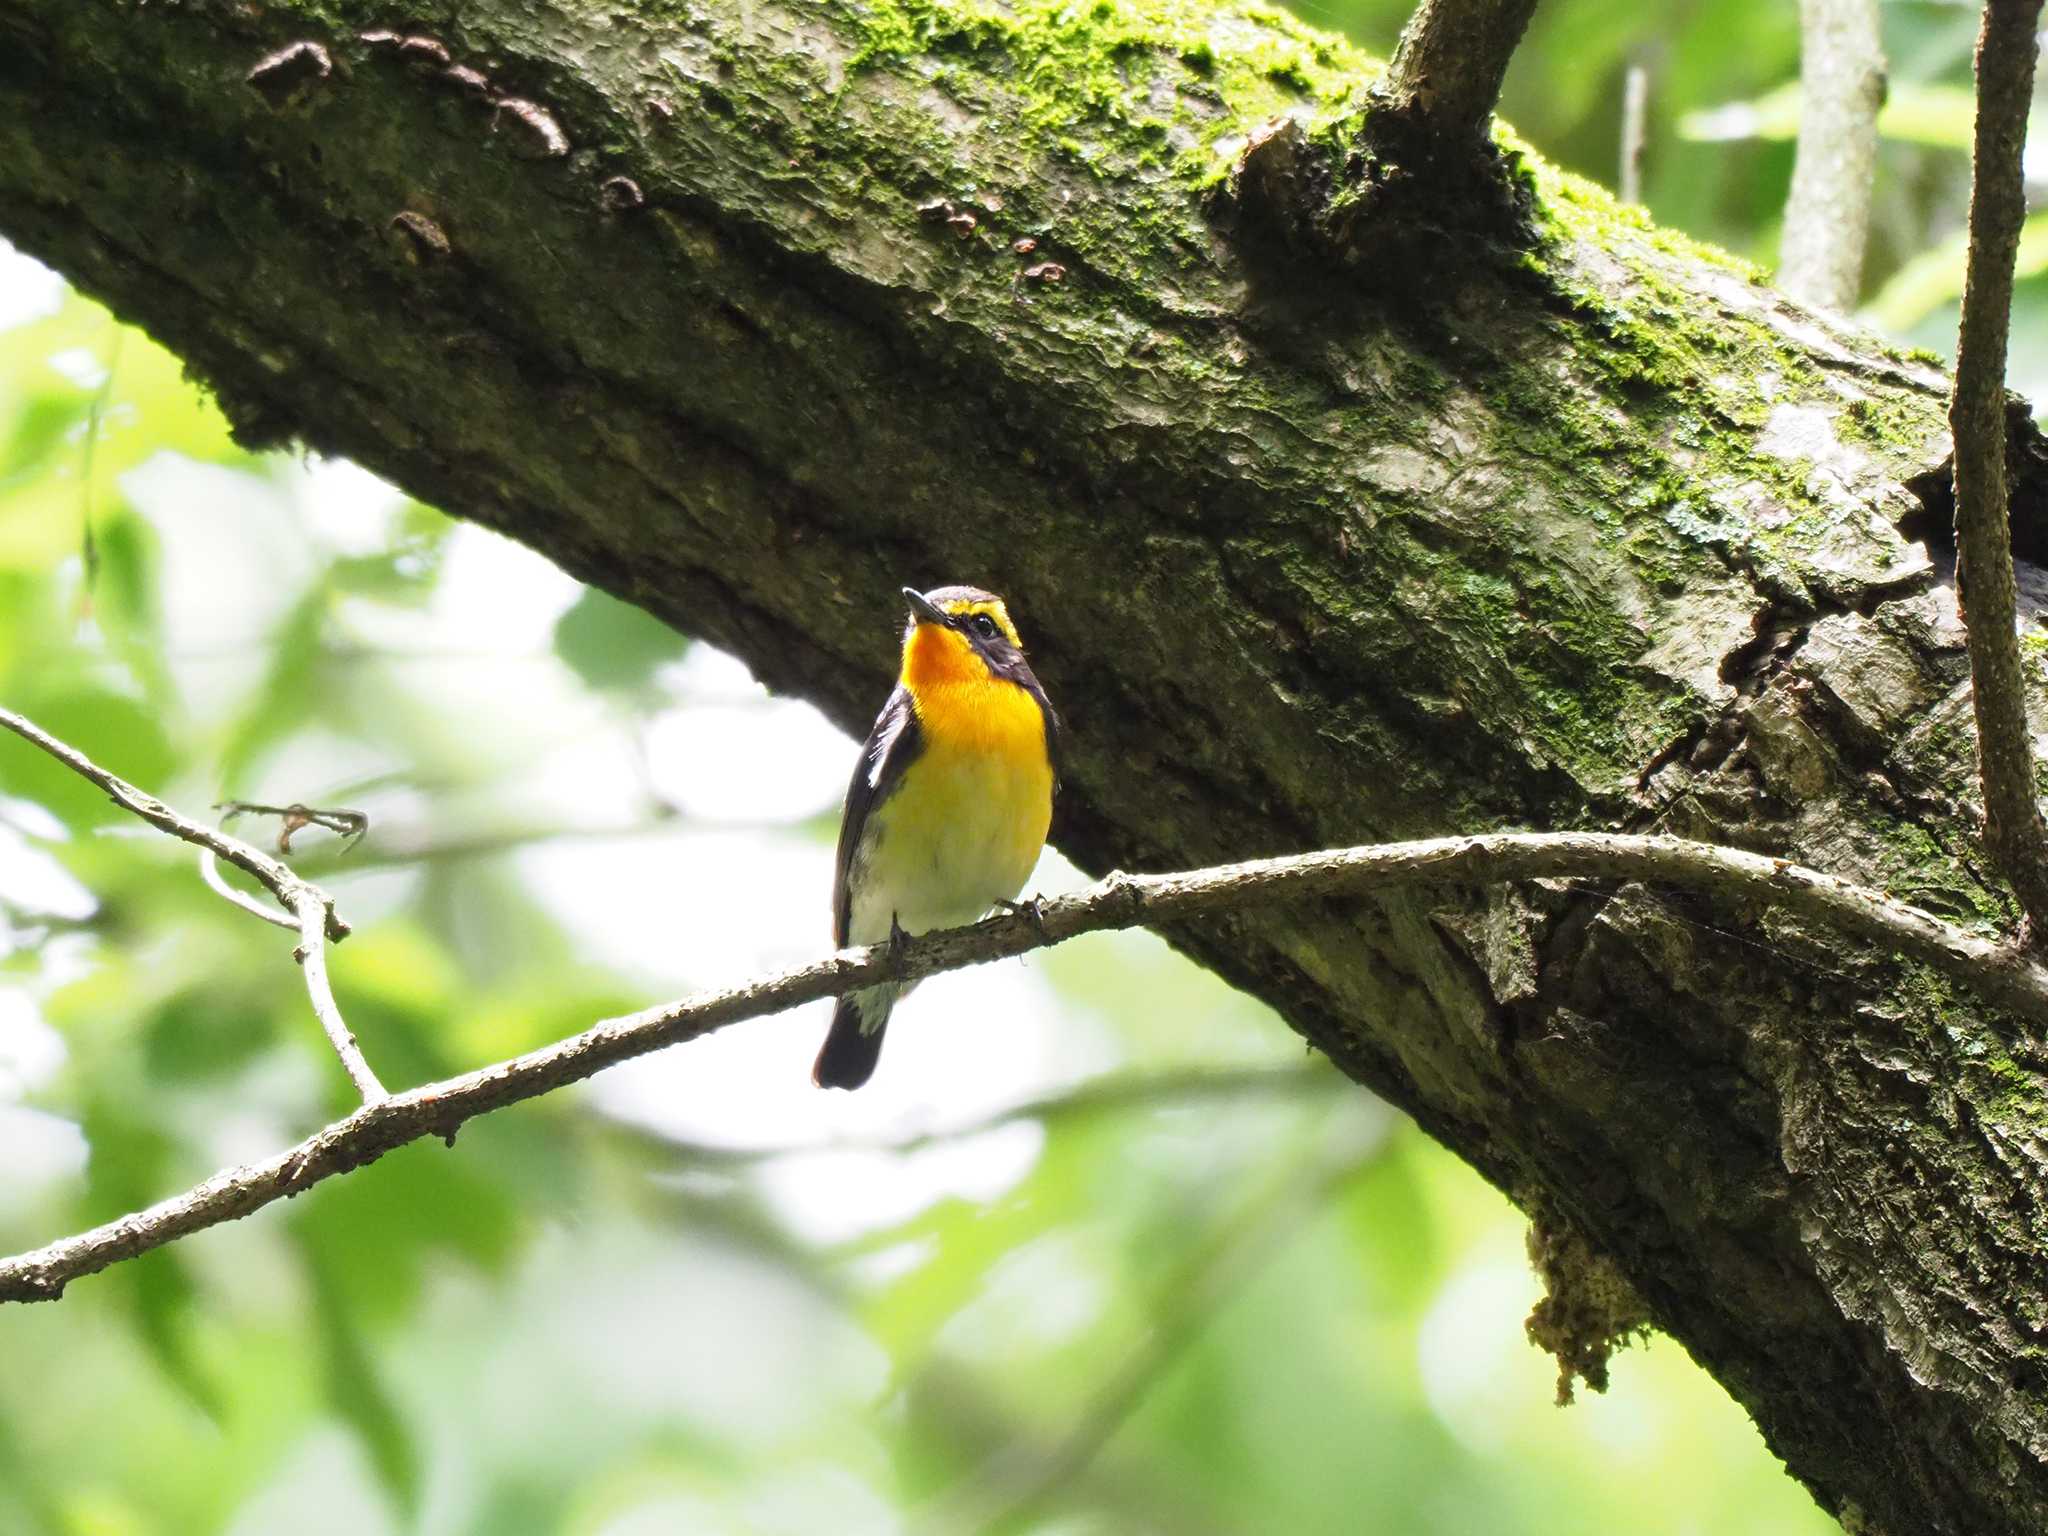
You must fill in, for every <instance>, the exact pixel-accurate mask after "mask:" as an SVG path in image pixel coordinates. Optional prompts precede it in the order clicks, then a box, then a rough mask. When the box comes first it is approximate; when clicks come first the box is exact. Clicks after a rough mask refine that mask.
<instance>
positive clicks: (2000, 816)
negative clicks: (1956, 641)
mask: <svg viewBox="0 0 2048 1536" xmlns="http://www.w3.org/2000/svg"><path fill="white" fill-rule="evenodd" d="M2041 4H2042V0H1988V3H1987V4H1986V5H1985V7H1984V23H1983V28H1982V30H1981V31H1980V32H1979V33H1978V36H1977V132H1976V147H1975V153H1974V155H1973V158H1972V162H1971V177H1970V255H1969V262H1968V265H1967V267H1966V269H1965V274H1964V279H1963V316H1962V330H1961V334H1960V335H1959V336H1958V338H1957V344H1956V383H1955V394H1954V396H1953V397H1952V398H1951V400H1950V402H1949V414H1948V419H1949V430H1950V432H1951V433H1953V434H1954V437H1955V450H1956V452H1955V480H1956V487H1955V489H1956V510H1955V517H1956V550H1957V555H1958V562H1957V578H1956V580H1957V591H1958V594H1959V595H1960V598H1961V602H1962V608H1963V614H1964V618H1965V620H1966V621H1967V624H1968V634H1969V647H1970V683H1971V693H1972V696H1973V699H1974V702H1975V706H1976V716H1977V766H1978V772H1979V774H1980V775H1981V777H1982V779H1983V783H1984V810H1985V823H1986V825H1985V842H1986V843H1987V844H1988V846H1989V848H1990V851H1991V857H1992V860H1993V862H1995V863H1996V864H1997V866H1998V869H1999V872H2000V873H2001V874H2003V875H2004V876H2005V878H2006V879H2007V880H2008V881H2010V882H2011V884H2012V888H2013V891H2014V892H2015V894H2017V895H2018V897H2019V902H2020V907H2021V909H2022V910H2023V911H2024V912H2025V913H2026V916H2027V929H2028V938H2029V941H2030V942H2039V941H2041V940H2042V939H2043V938H2044V937H2048V829H2044V827H2043V826H2042V822H2041V810H2040V805H2039V803H2038V801H2037V800H2036V798H2035V794H2034V753H2033V746H2032V732H2031V730H2030V728H2029V726H2028V723H2027V705H2026V691H2025V684H2024V681H2023V675H2022V672H2021V669H2020V648H2019V639H2018V637H2017V635H2016V633H2015V622H2016V618H2015V609H2016V606H2017V593H2016V589H2015V586H2014V579H2013V566H2012V531H2011V525H2010V523H2009V521H2008V514H2007V506H2006V478H2005V416H2006V399H2005V354H2006V343H2007V339H2008V336H2009V334H2010V332H2011V328H2012V284H2013V262H2014V259H2015V258H2016V256H2017V255H2018V252H2019V237H2020V224H2021V222H2022V220H2023V219H2024V218H2025V216H2026V188H2025V183H2024V181H2023V178H2022V174H2021V164H2020V152H2021V147H2022V145H2023V144H2024V143H2025V141H2026V134H2027V108H2028V106H2029V104H2030V103H2031V101H2032V98H2033V87H2034V48H2035V41H2034V32H2035V27H2036V25H2037V24H2038V22H2039V19H2040V14H2041Z"/></svg>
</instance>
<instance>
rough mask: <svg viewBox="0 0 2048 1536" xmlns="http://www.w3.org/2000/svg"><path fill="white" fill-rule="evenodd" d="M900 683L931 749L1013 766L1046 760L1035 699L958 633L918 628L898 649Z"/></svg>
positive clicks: (1042, 725)
mask: <svg viewBox="0 0 2048 1536" xmlns="http://www.w3.org/2000/svg"><path fill="white" fill-rule="evenodd" d="M901 682H902V684H903V686H904V688H905V689H907V690H908V691H909V694H910V698H911V702H912V704H913V705H914V706H915V708H916V710H917V723H918V725H919V726H920V727H921V728H922V729H923V731H924V733H925V736H926V739H927V741H928V742H929V744H930V745H932V746H934V747H938V748H940V749H941V750H945V749H964V750H967V751H981V752H994V753H997V754H999V755H1001V756H1002V757H1004V758H1006V759H1008V760H1009V761H1012V762H1015V763H1018V764H1024V763H1033V764H1036V763H1044V762H1045V761H1046V748H1045V715H1044V712H1043V711H1042V710H1040V708H1039V706H1038V700H1037V699H1035V698H1033V697H1032V696H1031V693H1030V692H1029V690H1027V689H1025V688H1023V687H1021V686H1019V685H1018V684H1016V683H1013V682H1011V681H1010V680H1009V679H1007V678H1001V677H997V676H996V675H995V674H994V673H992V672H990V671H989V669H988V664H987V663H986V662H984V661H983V660H982V659H981V657H980V656H978V655H977V654H976V653H975V650H974V647H973V646H972V645H970V644H969V643H968V641H967V638H966V637H965V636H964V635H962V634H960V633H959V632H957V631H955V630H950V629H941V628H939V627H938V626H937V625H936V624H920V625H918V626H917V628H916V629H915V630H914V631H913V632H912V633H911V636H910V639H909V640H908V641H907V642H906V643H905V645H904V647H903V672H902V675H901ZM1049 792H1050V774H1049V773H1048V793H1049Z"/></svg>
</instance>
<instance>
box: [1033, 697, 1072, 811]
mask: <svg viewBox="0 0 2048 1536" xmlns="http://www.w3.org/2000/svg"><path fill="white" fill-rule="evenodd" d="M1025 686H1026V687H1028V688H1029V689H1030V690H1031V697H1032V698H1034V699H1036V700H1038V710H1039V713H1040V714H1042V715H1044V716H1045V760H1046V761H1047V762H1048V763H1050V764H1052V793H1053V798H1054V799H1058V798H1059V793H1060V766H1061V759H1062V756H1063V746H1064V743H1062V741H1061V740H1060V717H1059V716H1058V715H1057V714H1056V713H1054V711H1053V707H1052V700H1051V699H1048V698H1047V697H1046V696H1045V690H1044V689H1043V688H1041V687H1039V686H1038V679H1037V678H1035V677H1034V678H1032V679H1031V681H1030V682H1029V683H1027V684H1026V685H1025Z"/></svg>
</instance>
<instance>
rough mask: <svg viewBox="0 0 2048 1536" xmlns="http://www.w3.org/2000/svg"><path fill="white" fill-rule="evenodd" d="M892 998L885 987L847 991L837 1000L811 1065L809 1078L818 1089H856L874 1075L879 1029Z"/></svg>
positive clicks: (883, 1025) (879, 1050)
mask: <svg viewBox="0 0 2048 1536" xmlns="http://www.w3.org/2000/svg"><path fill="white" fill-rule="evenodd" d="M895 1001H896V999H895V997H894V996H892V995H891V989H888V988H880V989H877V990H876V991H872V992H849V993H848V994H847V995H846V996H845V997H842V998H841V999H839V1006H838V1007H837V1008H835V1009H833V1011H832V1028H831V1029H830V1030H829V1031H827V1032H826V1035H825V1044H824V1045H823V1047H821V1048H820V1050H819V1051H818V1060H817V1063H816V1064H815V1065H814V1066H813V1067H812V1068H811V1081H812V1082H814V1083H816V1084H817V1085H818V1086H819V1087H820V1088H858V1087H859V1086H860V1085H861V1084H862V1083H864V1082H866V1081H867V1080H868V1079H869V1078H871V1077H873V1076H874V1075H875V1063H876V1062H877V1061H878V1060H880V1059H881V1055H882V1031H883V1030H884V1029H886V1028H887V1027H888V1024H889V1008H890V1005H891V1004H892V1003H894V1002H895Z"/></svg>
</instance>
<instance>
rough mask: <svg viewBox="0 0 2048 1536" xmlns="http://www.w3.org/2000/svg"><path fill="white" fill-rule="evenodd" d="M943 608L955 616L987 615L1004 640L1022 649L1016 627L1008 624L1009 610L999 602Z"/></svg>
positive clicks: (952, 604) (963, 604) (957, 603)
mask: <svg viewBox="0 0 2048 1536" xmlns="http://www.w3.org/2000/svg"><path fill="white" fill-rule="evenodd" d="M944 606H945V611H946V612H947V613H950V614H953V615H955V616H958V615H961V614H969V613H985V614H987V615H988V616H989V617H990V618H992V619H994V620H995V621H996V628H997V629H1000V630H1001V631H1002V632H1003V636H1004V638H1005V639H1007V640H1008V641H1009V642H1010V644H1012V645H1014V646H1016V647H1017V649H1018V650H1020V651H1021V650H1023V649H1024V642H1023V641H1022V640H1020V639H1019V638H1018V637H1017V626H1016V625H1014V624H1012V623H1011V622H1010V610H1009V609H1007V608H1005V607H1004V606H1003V604H1002V602H1001V601H1000V600H998V601H996V602H992V603H959V602H955V603H947V604H945V605H944Z"/></svg>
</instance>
